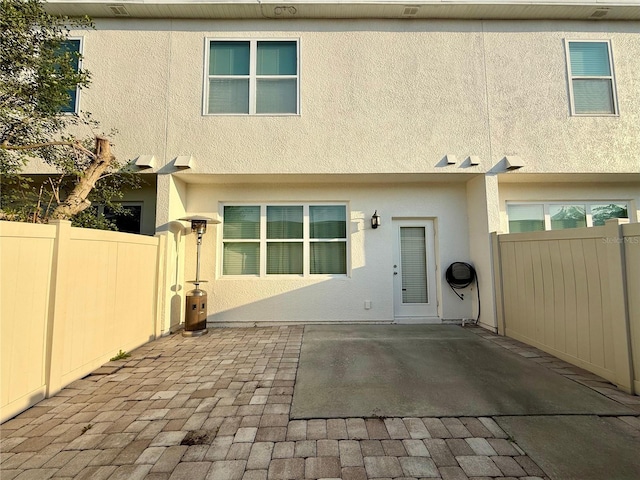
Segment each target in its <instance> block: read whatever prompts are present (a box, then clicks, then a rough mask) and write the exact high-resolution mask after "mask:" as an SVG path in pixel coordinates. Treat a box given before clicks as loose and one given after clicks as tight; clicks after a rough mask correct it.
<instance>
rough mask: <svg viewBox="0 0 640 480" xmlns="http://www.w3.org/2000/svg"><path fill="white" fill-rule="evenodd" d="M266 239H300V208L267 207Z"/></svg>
mask: <svg viewBox="0 0 640 480" xmlns="http://www.w3.org/2000/svg"><path fill="white" fill-rule="evenodd" d="M267 238H302V206H291V207H267Z"/></svg>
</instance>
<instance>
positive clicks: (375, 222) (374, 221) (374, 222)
mask: <svg viewBox="0 0 640 480" xmlns="http://www.w3.org/2000/svg"><path fill="white" fill-rule="evenodd" d="M380 225H382V222H381V220H380V215H378V210H376V211H375V212H373V215H372V216H371V228H378V227H379V226H380Z"/></svg>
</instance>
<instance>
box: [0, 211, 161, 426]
mask: <svg viewBox="0 0 640 480" xmlns="http://www.w3.org/2000/svg"><path fill="white" fill-rule="evenodd" d="M162 241H163V240H162V239H161V238H159V237H145V236H140V235H132V234H126V233H118V232H104V231H99V230H89V229H80V228H72V227H71V224H70V223H69V222H57V224H56V225H32V224H24V223H14V222H0V252H1V257H0V258H1V261H2V269H1V272H2V276H1V281H2V283H1V284H0V295H1V297H0V299H1V301H2V304H1V313H2V317H1V321H0V328H1V333H2V365H1V369H2V370H1V374H2V375H1V378H2V383H1V386H2V390H1V394H0V399H1V403H0V406H1V407H2V415H1V418H0V421H4V420H6V419H8V418H11V417H12V416H14V415H16V414H17V413H19V412H20V411H22V410H24V409H26V408H28V407H29V406H31V405H33V404H35V403H37V402H38V401H40V400H42V399H43V398H45V397H47V396H51V395H53V394H55V393H56V392H58V391H59V390H60V389H61V388H63V387H64V386H65V385H68V384H69V383H71V382H73V381H75V380H77V379H79V378H82V377H83V376H85V375H86V374H88V373H90V372H91V371H93V370H94V369H95V368H97V367H99V366H100V365H102V364H104V363H105V362H107V361H108V360H109V359H110V358H111V357H113V356H114V355H115V354H116V353H117V352H118V351H119V350H124V351H130V350H133V349H135V348H137V347H138V346H140V345H142V344H144V343H146V342H148V341H150V340H152V339H153V338H154V336H155V329H156V321H157V316H158V314H159V310H158V295H159V287H158V272H159V270H160V269H159V267H160V266H159V262H160V261H161V258H162V256H161V255H160V247H161V243H162Z"/></svg>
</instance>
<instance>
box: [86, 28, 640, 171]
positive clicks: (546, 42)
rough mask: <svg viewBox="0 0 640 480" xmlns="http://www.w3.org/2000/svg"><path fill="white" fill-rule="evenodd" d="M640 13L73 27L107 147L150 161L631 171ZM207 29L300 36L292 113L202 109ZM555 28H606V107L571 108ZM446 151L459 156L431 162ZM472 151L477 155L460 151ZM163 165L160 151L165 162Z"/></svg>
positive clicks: (272, 167)
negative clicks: (107, 133) (612, 93)
mask: <svg viewBox="0 0 640 480" xmlns="http://www.w3.org/2000/svg"><path fill="white" fill-rule="evenodd" d="M639 33H640V23H639V22H571V21H562V22H558V21H530V22H513V21H464V20H458V21H431V20H424V21H423V20H415V21H406V20H358V21H353V20H338V21H336V20H334V21H326V20H289V21H286V22H282V21H276V20H245V21H240V20H237V21H236V20H230V21H215V20H140V19H128V20H108V19H101V20H98V21H96V29H95V30H89V31H81V32H77V34H78V35H81V36H83V37H84V55H85V60H84V66H85V67H86V68H87V69H88V70H90V71H91V72H92V74H93V84H92V86H91V88H90V89H89V90H87V91H84V92H82V95H81V100H80V102H81V109H83V110H88V111H91V112H92V113H93V114H94V117H96V118H99V119H100V120H101V121H102V122H103V125H104V127H105V129H106V130H108V129H109V128H117V129H118V130H119V134H118V136H117V137H116V138H115V143H116V146H115V152H116V154H117V155H118V157H119V158H120V159H134V158H136V157H137V156H138V155H155V156H156V158H157V159H158V163H159V173H170V172H174V171H175V169H174V168H173V167H172V165H171V162H172V161H173V159H174V158H175V157H177V156H180V155H192V156H193V158H194V167H193V168H192V169H191V170H189V171H188V172H187V173H185V180H186V181H189V180H188V178H187V177H188V176H190V175H192V174H202V173H212V174H213V173H215V174H224V173H229V174H245V173H256V174H259V173H302V174H304V173H364V172H371V173H417V172H422V173H483V172H487V171H490V170H491V169H492V168H494V167H495V166H496V165H497V164H499V162H500V160H501V159H502V158H503V157H504V156H505V155H518V156H520V157H521V159H522V160H523V161H524V163H525V167H524V168H523V169H521V172H522V173H545V172H550V173H555V172H565V173H572V172H585V173H612V172H617V173H633V172H638V171H640V161H639V160H638V156H637V152H638V151H640V95H637V86H638V85H640V35H639ZM207 38H221V39H229V38H239V39H254V38H264V39H270V38H275V39H296V40H299V42H300V91H301V94H300V114H299V115H290V116H215V115H203V113H202V111H203V96H204V84H205V80H204V74H205V72H204V68H205V67H204V65H205V61H206V58H205V55H206V52H207V50H206V39H207ZM567 39H571V40H575V39H595V40H607V41H611V45H612V51H613V63H614V69H615V75H616V88H617V94H618V102H619V110H620V115H619V116H612V117H611V116H610V117H575V116H571V115H570V108H569V94H568V80H567V68H566V57H565V41H566V40H567ZM446 154H453V155H456V156H457V157H458V164H456V165H450V166H443V164H442V162H441V160H442V158H443V157H444V155H446ZM469 155H474V156H477V157H479V159H480V165H478V166H471V167H467V166H466V163H463V160H464V159H465V158H466V157H467V156H469ZM165 165H166V166H165Z"/></svg>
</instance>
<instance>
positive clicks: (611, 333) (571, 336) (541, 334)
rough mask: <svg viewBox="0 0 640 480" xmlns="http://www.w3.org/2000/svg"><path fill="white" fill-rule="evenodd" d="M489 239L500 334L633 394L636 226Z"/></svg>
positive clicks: (639, 257)
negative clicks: (543, 351) (545, 352)
mask: <svg viewBox="0 0 640 480" xmlns="http://www.w3.org/2000/svg"><path fill="white" fill-rule="evenodd" d="M495 237H496V238H495V240H494V242H493V243H492V244H493V249H494V256H495V257H496V258H497V261H496V262H495V263H494V265H495V268H496V283H497V288H496V293H497V294H498V295H500V296H499V297H498V298H496V305H497V306H498V308H499V309H501V311H500V312H499V314H498V318H499V319H500V320H501V322H502V326H501V330H502V331H503V332H504V334H505V335H507V336H510V337H513V338H516V339H518V340H520V341H522V342H525V343H527V344H530V345H534V346H536V347H538V348H540V349H541V350H545V351H547V352H549V353H551V354H553V355H555V356H557V357H559V358H562V359H564V360H567V361H569V362H571V363H573V364H575V365H578V366H580V367H582V368H585V369H587V370H589V371H591V372H594V373H596V374H597V375H600V376H602V377H604V378H606V379H608V380H610V381H611V382H613V383H616V384H618V385H619V386H620V387H621V388H623V389H625V390H627V391H633V390H634V382H633V381H632V378H631V373H632V372H633V370H635V372H636V374H635V389H636V390H639V389H638V374H639V372H640V361H639V360H640V359H639V358H638V355H639V354H638V352H640V313H639V312H640V273H639V271H638V270H640V244H638V242H640V240H639V239H640V230H639V226H638V224H634V225H624V226H620V225H618V224H617V221H613V222H607V225H605V226H602V227H592V228H580V229H568V230H560V231H547V232H534V233H519V234H509V235H496V236H495ZM623 244H624V247H623V246H622V245H623ZM625 258H626V261H625ZM625 264H626V268H623V267H624V265H625ZM625 271H626V275H625ZM627 277H628V280H627ZM625 286H626V290H627V291H626V293H625ZM625 295H626V298H627V299H628V301H626V299H625ZM626 303H628V304H629V306H628V308H627V306H626ZM629 322H631V323H629ZM630 334H631V335H632V337H631V338H630V337H629V335H630ZM634 351H635V352H636V353H635V357H634V358H633V360H632V359H631V355H632V352H634Z"/></svg>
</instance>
